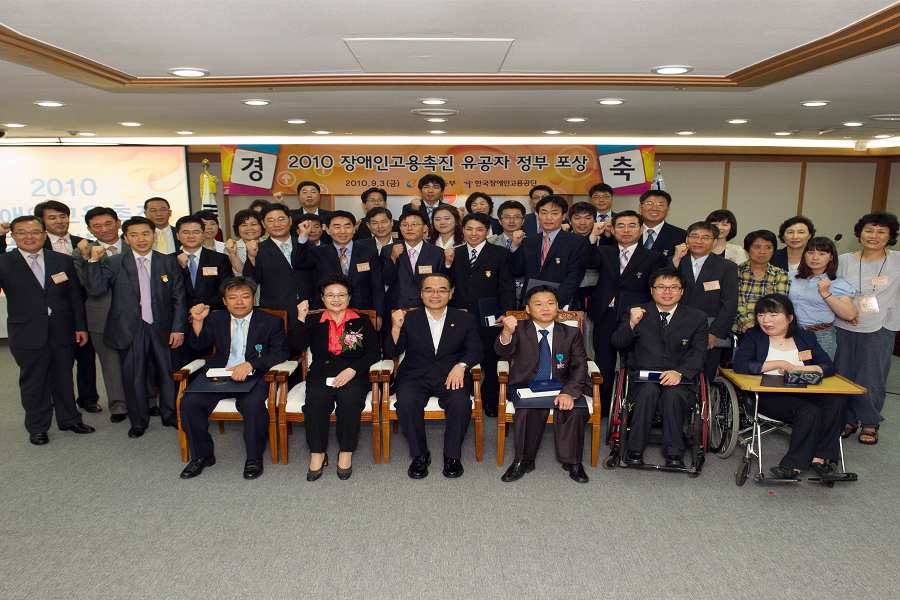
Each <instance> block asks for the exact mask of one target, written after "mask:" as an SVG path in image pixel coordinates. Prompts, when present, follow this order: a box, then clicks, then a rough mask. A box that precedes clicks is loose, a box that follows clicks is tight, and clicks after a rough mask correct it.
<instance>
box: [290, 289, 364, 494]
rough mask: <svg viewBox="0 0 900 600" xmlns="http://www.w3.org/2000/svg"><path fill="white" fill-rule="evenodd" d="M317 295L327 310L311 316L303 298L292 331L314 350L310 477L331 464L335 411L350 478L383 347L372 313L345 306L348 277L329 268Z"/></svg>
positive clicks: (341, 469) (341, 470)
mask: <svg viewBox="0 0 900 600" xmlns="http://www.w3.org/2000/svg"><path fill="white" fill-rule="evenodd" d="M319 295H320V296H321V298H322V303H323V304H324V305H325V310H324V311H323V312H322V313H321V314H318V313H317V314H314V315H311V316H310V314H309V303H308V302H307V301H305V300H304V301H303V302H302V303H300V304H299V305H298V306H297V319H298V320H299V321H300V324H299V325H298V326H297V327H296V328H295V329H294V331H293V333H292V334H291V345H292V346H293V347H294V348H299V349H305V348H309V351H310V352H311V353H312V361H311V363H310V366H309V371H308V372H307V374H306V402H305V403H304V405H303V414H304V420H305V422H306V443H307V444H308V445H309V451H310V453H311V454H310V460H309V472H308V473H307V474H306V480H307V481H315V480H316V479H318V478H319V477H321V476H322V470H323V468H324V467H326V466H327V465H328V454H326V453H325V451H326V450H327V448H328V424H329V420H330V418H331V413H332V411H334V412H335V413H336V415H337V427H336V430H337V431H336V432H337V439H338V444H339V445H340V455H339V456H338V469H337V474H338V477H339V478H341V479H349V478H350V475H351V473H352V471H353V468H352V465H351V460H352V457H353V451H354V450H356V443H357V441H358V439H359V419H360V414H361V413H362V411H363V409H364V408H365V405H366V394H367V393H368V391H369V367H371V366H372V365H373V364H375V363H376V362H378V361H379V360H381V346H380V344H379V340H378V334H376V333H375V327H374V326H373V325H372V322H371V321H370V320H369V318H368V317H367V316H365V315H358V314H357V313H355V312H353V311H352V310H350V309H348V308H347V307H348V306H349V305H350V299H351V297H352V295H353V284H352V283H351V282H350V278H348V277H347V276H346V275H342V274H340V273H329V274H328V275H326V276H325V277H323V278H322V280H321V281H319ZM310 317H311V318H310ZM335 406H336V407H337V408H336V409H335Z"/></svg>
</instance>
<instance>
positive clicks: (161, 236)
mask: <svg viewBox="0 0 900 600" xmlns="http://www.w3.org/2000/svg"><path fill="white" fill-rule="evenodd" d="M156 251H157V252H162V253H163V254H168V253H169V243H168V242H167V241H166V230H165V229H160V230H158V231H157V236H156Z"/></svg>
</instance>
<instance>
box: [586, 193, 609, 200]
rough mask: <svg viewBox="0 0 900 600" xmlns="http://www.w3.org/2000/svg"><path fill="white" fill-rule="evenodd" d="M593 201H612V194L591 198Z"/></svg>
mask: <svg viewBox="0 0 900 600" xmlns="http://www.w3.org/2000/svg"><path fill="white" fill-rule="evenodd" d="M591 200H612V194H597V195H594V196H591Z"/></svg>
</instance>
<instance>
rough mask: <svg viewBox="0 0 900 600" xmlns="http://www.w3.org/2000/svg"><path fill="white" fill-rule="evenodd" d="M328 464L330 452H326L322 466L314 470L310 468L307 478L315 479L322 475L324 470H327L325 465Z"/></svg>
mask: <svg viewBox="0 0 900 600" xmlns="http://www.w3.org/2000/svg"><path fill="white" fill-rule="evenodd" d="M327 466H328V453H327V452H326V453H325V460H323V461H322V466H321V467H319V468H318V469H316V470H315V471H313V470H312V469H309V470H307V471H306V480H307V481H315V480H316V479H318V478H319V477H321V476H322V472H323V471H324V470H325V467H327Z"/></svg>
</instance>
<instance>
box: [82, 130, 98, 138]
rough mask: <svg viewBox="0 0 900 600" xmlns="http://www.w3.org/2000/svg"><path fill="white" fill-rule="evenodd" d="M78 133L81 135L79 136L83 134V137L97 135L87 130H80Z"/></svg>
mask: <svg viewBox="0 0 900 600" xmlns="http://www.w3.org/2000/svg"><path fill="white" fill-rule="evenodd" d="M78 135H81V136H84V137H94V136H95V135H97V134H96V133H89V132H87V131H82V132H80V133H79V134H78Z"/></svg>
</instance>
